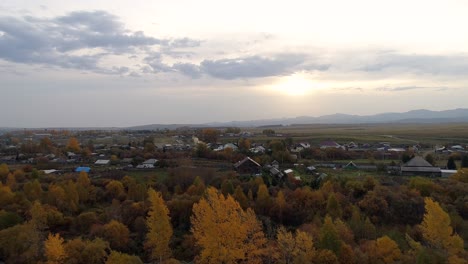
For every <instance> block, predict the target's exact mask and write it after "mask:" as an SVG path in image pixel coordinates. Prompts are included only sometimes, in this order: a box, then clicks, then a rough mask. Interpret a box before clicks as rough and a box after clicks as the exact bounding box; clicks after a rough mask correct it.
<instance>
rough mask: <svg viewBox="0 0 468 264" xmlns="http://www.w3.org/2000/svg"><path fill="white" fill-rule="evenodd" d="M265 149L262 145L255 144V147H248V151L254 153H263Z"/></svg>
mask: <svg viewBox="0 0 468 264" xmlns="http://www.w3.org/2000/svg"><path fill="white" fill-rule="evenodd" d="M265 151H266V149H265V147H263V146H256V147H253V148H251V149H250V152H252V153H254V154H259V153H260V154H263V153H265Z"/></svg>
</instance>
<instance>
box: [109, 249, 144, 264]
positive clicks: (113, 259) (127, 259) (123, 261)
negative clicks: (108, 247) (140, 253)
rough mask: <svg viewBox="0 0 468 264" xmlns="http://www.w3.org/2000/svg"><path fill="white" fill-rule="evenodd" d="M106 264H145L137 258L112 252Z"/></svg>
mask: <svg viewBox="0 0 468 264" xmlns="http://www.w3.org/2000/svg"><path fill="white" fill-rule="evenodd" d="M106 264H143V262H142V261H141V259H140V258H139V257H137V256H131V255H128V254H125V253H120V252H117V251H112V252H111V254H110V255H109V257H107V260H106Z"/></svg>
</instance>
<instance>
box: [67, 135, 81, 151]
mask: <svg viewBox="0 0 468 264" xmlns="http://www.w3.org/2000/svg"><path fill="white" fill-rule="evenodd" d="M67 149H68V150H70V151H74V152H79V151H80V142H78V139H76V137H71V138H70V139H69V140H68V144H67Z"/></svg>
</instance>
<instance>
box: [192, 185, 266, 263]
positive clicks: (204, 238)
mask: <svg viewBox="0 0 468 264" xmlns="http://www.w3.org/2000/svg"><path fill="white" fill-rule="evenodd" d="M191 223H192V233H193V235H194V238H195V240H196V244H197V245H198V246H200V248H201V253H200V256H199V262H200V263H239V262H244V263H261V257H262V255H263V254H264V251H263V250H264V247H265V244H266V239H265V236H264V234H263V231H262V226H261V223H260V222H259V221H258V220H257V219H256V216H255V213H254V212H253V211H252V210H251V209H247V211H244V210H242V208H241V207H240V205H239V203H238V202H236V201H235V200H234V199H233V198H232V197H231V196H230V195H228V196H227V197H225V196H224V195H223V194H220V193H218V191H217V190H216V189H215V188H208V189H207V191H206V195H205V197H204V198H202V199H201V200H200V201H199V202H198V203H196V204H194V206H193V215H192V218H191Z"/></svg>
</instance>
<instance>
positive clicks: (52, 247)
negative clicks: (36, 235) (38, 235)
mask: <svg viewBox="0 0 468 264" xmlns="http://www.w3.org/2000/svg"><path fill="white" fill-rule="evenodd" d="M44 253H45V256H46V258H47V262H46V263H47V264H61V263H63V261H64V260H65V257H66V253H65V248H64V246H63V238H61V237H60V234H55V235H54V234H52V233H49V236H48V237H47V240H46V241H45V242H44Z"/></svg>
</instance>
